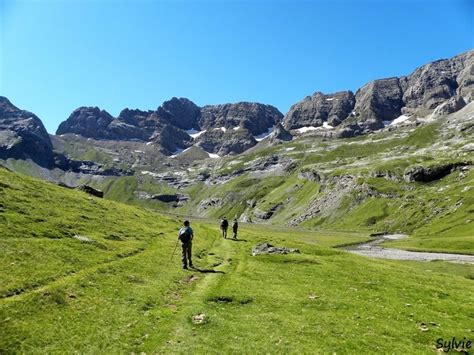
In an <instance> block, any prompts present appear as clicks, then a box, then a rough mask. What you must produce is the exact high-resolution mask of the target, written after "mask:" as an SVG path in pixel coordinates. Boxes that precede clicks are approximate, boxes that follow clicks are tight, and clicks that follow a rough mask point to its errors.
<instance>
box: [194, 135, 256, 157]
mask: <svg viewBox="0 0 474 355" xmlns="http://www.w3.org/2000/svg"><path fill="white" fill-rule="evenodd" d="M197 144H198V146H200V147H201V148H202V149H204V150H205V151H206V152H209V153H215V154H218V155H220V156H223V155H227V154H239V153H242V152H243V151H245V150H247V149H249V148H251V147H253V146H254V145H256V144H257V141H256V140H255V138H254V137H253V135H252V133H251V132H250V131H249V130H248V129H245V128H239V129H237V130H234V129H227V130H226V131H225V132H224V131H223V130H222V129H220V128H214V129H209V130H207V131H206V132H205V133H203V134H202V135H201V136H199V137H198V139H197Z"/></svg>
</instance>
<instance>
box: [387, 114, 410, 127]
mask: <svg viewBox="0 0 474 355" xmlns="http://www.w3.org/2000/svg"><path fill="white" fill-rule="evenodd" d="M409 118H410V116H406V115H401V116H399V117H397V118H395V119H394V120H393V121H383V124H384V125H385V126H395V125H397V124H400V123H403V122H405V121H406V120H408V119H409Z"/></svg>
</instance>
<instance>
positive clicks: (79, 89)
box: [0, 0, 474, 133]
mask: <svg viewBox="0 0 474 355" xmlns="http://www.w3.org/2000/svg"><path fill="white" fill-rule="evenodd" d="M471 48H474V1H472V0H429V1H428V0H412V1H408V0H399V1H390V0H361V1H343V0H333V1H330V0H326V1H316V0H315V1H302V0H293V1H290V0H287V1H283V0H273V1H272V0H253V1H251V0H245V1H243V0H242V1H233V0H221V1H217V0H214V1H211V0H207V1H205V0H175V1H172V0H168V1H152V0H128V1H126V0H82V1H79V0H49V1H47V0H44V1H41V0H29V1H26V0H25V1H13V0H0V95H3V96H7V97H8V98H9V99H10V100H11V101H12V102H13V103H14V104H15V105H16V106H18V107H20V108H23V109H26V110H29V111H32V112H34V113H36V114H37V115H38V116H39V117H40V118H41V119H42V120H43V122H44V124H45V126H46V128H47V129H48V131H49V132H51V133H54V131H55V130H56V128H57V126H58V124H59V123H60V122H61V121H63V120H65V119H66V118H67V117H68V116H69V114H70V113H71V112H72V111H73V110H74V109H75V108H77V107H79V106H99V107H100V108H102V109H105V110H107V111H109V112H110V113H111V114H113V115H117V114H118V113H119V112H120V110H121V109H123V108H125V107H129V108H140V109H155V108H157V107H158V106H159V105H160V104H161V103H162V102H163V101H164V100H167V99H169V98H171V97H173V96H178V97H187V98H189V99H191V100H193V101H194V102H195V103H196V104H198V105H205V104H217V103H225V102H236V101H257V102H263V103H268V104H272V105H274V106H276V107H278V108H279V109H280V110H281V111H282V112H283V113H285V112H286V111H287V110H288V109H289V107H290V106H291V104H293V103H295V102H297V101H299V100H301V99H302V98H303V97H305V96H306V95H310V94H312V93H313V92H315V91H323V92H326V93H330V92H334V91H339V90H347V89H350V90H354V91H355V90H356V89H357V88H358V87H360V86H362V85H363V84H365V83H366V82H368V81H370V80H372V79H377V78H383V77H390V76H400V75H405V74H409V73H410V72H411V71H413V70H414V69H415V68H416V67H418V66H420V65H422V64H425V63H427V62H429V61H433V60H436V59H440V58H447V57H451V56H453V55H456V54H459V53H461V52H464V51H466V50H469V49H471Z"/></svg>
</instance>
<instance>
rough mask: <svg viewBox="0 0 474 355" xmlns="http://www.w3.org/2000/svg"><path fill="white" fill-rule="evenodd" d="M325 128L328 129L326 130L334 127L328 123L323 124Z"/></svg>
mask: <svg viewBox="0 0 474 355" xmlns="http://www.w3.org/2000/svg"><path fill="white" fill-rule="evenodd" d="M323 128H326V129H333V128H334V127H333V126H331V125H330V124H329V123H327V122H323Z"/></svg>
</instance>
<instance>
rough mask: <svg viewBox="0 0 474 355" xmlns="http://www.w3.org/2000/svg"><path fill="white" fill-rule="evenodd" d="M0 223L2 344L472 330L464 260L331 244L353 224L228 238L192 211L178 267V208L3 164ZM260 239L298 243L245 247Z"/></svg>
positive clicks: (1, 349) (346, 347) (400, 336)
mask: <svg viewBox="0 0 474 355" xmlns="http://www.w3.org/2000/svg"><path fill="white" fill-rule="evenodd" d="M0 221H1V223H0V246H1V248H0V250H1V253H2V255H1V256H2V257H1V258H0V271H1V272H0V275H1V279H0V329H1V332H0V353H73V352H80V353H104V352H107V353H141V352H145V353H189V352H193V353H233V352H238V353H242V352H244V353H254V352H259V353H360V352H371V353H432V352H433V351H434V350H435V346H436V341H437V339H438V338H443V339H450V338H451V337H452V336H455V337H457V338H462V337H466V338H470V339H472V338H473V334H474V328H473V322H472V320H473V319H474V281H473V280H474V266H473V265H461V264H448V263H445V262H438V261H437V262H430V263H421V262H401V261H389V260H375V259H370V258H365V257H361V256H357V255H353V254H349V253H346V252H344V251H341V250H338V249H335V248H334V247H337V246H339V245H345V244H348V243H355V242H361V241H364V240H367V239H368V233H366V232H364V231H362V232H360V233H359V232H342V231H334V232H331V231H309V230H304V229H291V228H283V227H275V226H264V225H245V224H242V226H241V230H240V234H239V240H238V241H233V240H224V239H222V238H221V237H220V236H219V232H218V228H217V225H216V224H213V223H209V222H208V221H206V220H197V221H196V222H195V223H193V224H192V226H193V228H194V231H195V242H194V245H193V247H194V250H193V255H194V264H195V266H196V267H197V269H195V270H182V269H181V267H180V260H179V259H180V257H179V255H178V254H179V251H178V253H177V254H176V255H175V257H174V259H173V260H171V254H172V252H173V249H174V246H175V243H176V233H177V229H178V227H179V223H180V220H179V219H178V218H173V216H172V215H161V214H158V213H156V212H154V211H152V210H147V209H144V208H141V207H135V206H130V205H125V204H122V203H119V202H114V201H109V200H102V199H97V198H94V197H91V196H89V195H87V194H85V193H82V192H78V191H73V190H69V189H65V188H61V187H58V186H56V185H54V184H51V183H47V182H43V181H40V180H35V179H32V178H29V177H26V176H23V175H17V174H15V173H12V172H9V171H7V170H5V169H2V168H0ZM262 241H268V242H270V243H272V244H274V245H276V246H287V247H294V248H298V249H299V250H300V253H298V254H289V255H265V256H256V257H253V256H251V248H252V246H254V245H255V244H257V243H258V242H262ZM471 245H472V244H469V246H471ZM441 247H443V248H444V247H445V246H440V248H441ZM473 251H474V250H472V249H471V250H470V252H473ZM193 317H194V318H193Z"/></svg>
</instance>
